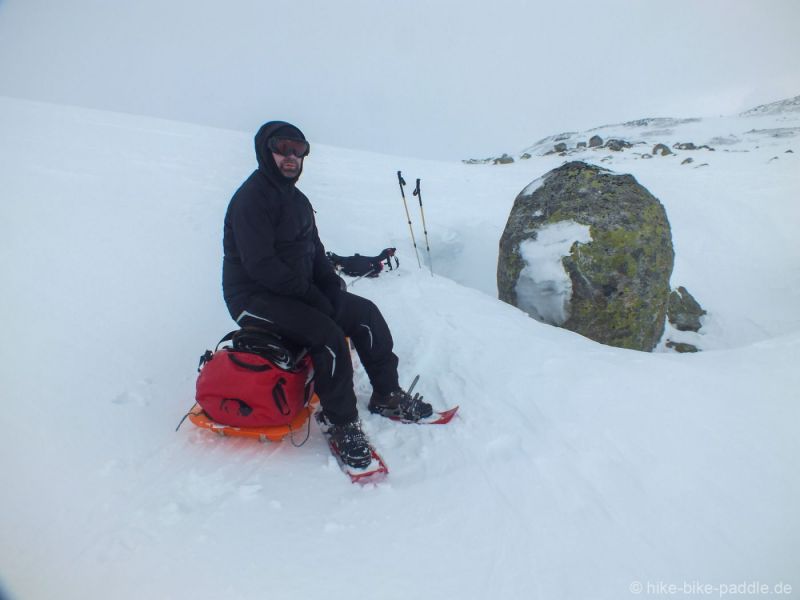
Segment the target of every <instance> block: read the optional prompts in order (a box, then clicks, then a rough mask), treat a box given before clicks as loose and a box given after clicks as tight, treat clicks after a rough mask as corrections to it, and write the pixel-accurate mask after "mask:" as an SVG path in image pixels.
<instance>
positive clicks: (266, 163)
mask: <svg viewBox="0 0 800 600" xmlns="http://www.w3.org/2000/svg"><path fill="white" fill-rule="evenodd" d="M276 134H280V136H281V137H287V138H291V139H296V140H305V139H306V137H305V136H304V135H303V132H302V131H300V130H299V129H298V128H297V127H295V126H294V125H292V124H291V123H287V122H286V121H270V122H269V123H264V124H263V125H262V126H261V129H259V130H258V133H256V139H255V142H256V158H257V159H258V168H259V170H260V171H262V172H263V173H264V174H265V175H267V176H268V177H269V178H270V179H272V180H273V181H275V182H276V183H279V184H283V185H285V184H291V185H294V184H295V183H297V180H298V179H299V178H300V175H301V174H302V173H303V164H302V162H301V164H300V172H299V173H298V174H297V176H296V177H292V178H288V177H285V176H284V175H283V173H281V172H280V171H279V170H278V166H277V165H276V164H275V161H274V160H273V158H272V152H270V150H269V148H267V140H269V138H271V137H274V136H275V135H276Z"/></svg>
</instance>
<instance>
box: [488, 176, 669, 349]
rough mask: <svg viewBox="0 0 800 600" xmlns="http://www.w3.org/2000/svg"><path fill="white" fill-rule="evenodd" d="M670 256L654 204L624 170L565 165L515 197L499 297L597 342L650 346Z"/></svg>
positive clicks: (665, 295)
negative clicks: (616, 170) (620, 171)
mask: <svg viewBox="0 0 800 600" xmlns="http://www.w3.org/2000/svg"><path fill="white" fill-rule="evenodd" d="M673 261H674V252H673V249H672V236H671V232H670V226H669V221H668V220H667V216H666V213H665V211H664V207H663V206H662V205H661V203H660V202H659V201H658V200H657V199H656V198H655V197H654V196H653V195H652V194H651V193H650V192H648V191H647V189H645V188H644V187H643V186H641V185H640V184H639V183H638V182H637V181H636V180H635V179H634V178H633V177H632V176H631V175H618V174H615V173H612V172H610V171H607V170H605V169H602V168H600V167H597V166H593V165H588V164H585V163H583V162H569V163H566V164H564V165H562V166H561V167H558V168H557V169H554V170H553V171H550V172H549V173H548V174H546V175H545V176H544V177H542V178H541V179H539V180H537V181H535V182H533V183H531V184H530V185H529V186H528V187H526V188H525V189H524V190H523V191H522V192H520V194H519V195H518V196H517V199H516V200H515V202H514V206H513V208H512V210H511V214H510V215H509V218H508V222H507V223H506V227H505V230H504V232H503V235H502V238H501V239H500V255H499V259H498V265H497V287H498V290H499V295H500V299H501V300H504V301H505V302H508V303H509V304H513V305H514V306H517V307H519V308H521V309H522V310H525V311H526V312H527V313H528V314H530V315H531V316H533V317H534V318H537V319H539V320H542V321H544V322H548V323H551V324H553V325H557V326H560V327H565V328H567V329H570V330H572V331H576V332H578V333H580V334H582V335H585V336H587V337H589V338H591V339H594V340H596V341H598V342H601V343H604V344H609V345H612V346H619V347H623V348H632V349H637V350H644V351H651V350H652V349H653V348H654V347H655V346H656V344H657V343H658V342H659V340H660V338H661V336H662V334H663V332H664V325H665V320H666V319H665V316H666V311H667V302H668V299H669V294H670V287H669V279H670V275H671V273H672V266H673Z"/></svg>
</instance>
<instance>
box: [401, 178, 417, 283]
mask: <svg viewBox="0 0 800 600" xmlns="http://www.w3.org/2000/svg"><path fill="white" fill-rule="evenodd" d="M397 181H398V182H399V183H400V195H401V196H402V197H403V206H405V208H406V218H407V219H408V230H409V231H410V232H411V243H413V244H414V254H416V255H417V265H419V268H420V269H421V268H422V263H421V262H419V252H417V240H416V239H415V238H414V228H413V227H411V215H410V214H409V213H408V204H406V192H405V190H404V189H403V186H404V185H405V184H406V180H405V179H403V176H402V175H401V174H400V171H398V172H397Z"/></svg>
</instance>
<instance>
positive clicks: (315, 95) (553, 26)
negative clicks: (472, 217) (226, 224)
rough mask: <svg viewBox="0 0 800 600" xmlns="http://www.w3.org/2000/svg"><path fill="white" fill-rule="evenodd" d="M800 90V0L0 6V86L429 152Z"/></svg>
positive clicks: (456, 152) (480, 151) (7, 91)
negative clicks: (278, 122)
mask: <svg viewBox="0 0 800 600" xmlns="http://www.w3.org/2000/svg"><path fill="white" fill-rule="evenodd" d="M797 94H800V0H747V1H745V0H664V1H661V0H586V1H580V2H577V1H566V0H556V1H538V2H533V1H530V2H524V1H519V0H517V1H515V0H482V1H473V0H457V1H449V0H447V1H440V2H437V1H435V0H428V1H421V0H408V1H402V0H371V1H367V0H321V1H313V0H294V1H284V2H275V1H273V0H223V1H220V0H215V1H212V0H128V1H124V0H70V1H69V2H67V1H61V0H0V95H6V96H15V97H22V98H31V99H36V100H44V101H48V102H56V103H65V104H76V105H80V106H87V107H92V108H101V109H108V110H116V111H121V112H129V113H134V114H145V115H152V116H158V117H165V118H169V119H176V120H182V121H190V122H196V123H203V124H209V125H213V126H219V127H225V128H229V129H237V130H244V131H249V132H253V133H254V132H255V130H256V129H257V128H258V126H259V125H260V124H261V123H262V122H264V121H267V120H271V119H285V120H290V121H292V122H295V123H296V124H297V125H299V126H300V128H301V129H303V130H304V131H305V132H306V135H307V136H308V137H309V139H311V140H312V142H313V141H317V142H322V143H326V144H332V145H337V146H343V147H349V148H361V149H367V150H374V151H379V152H386V153H391V154H401V155H409V156H418V157H425V158H446V159H452V158H455V159H459V158H467V157H479V156H489V155H496V154H498V153H500V152H504V151H507V152H515V151H518V150H520V149H522V148H523V147H525V146H527V145H530V144H531V143H533V142H534V141H536V140H537V139H539V138H541V137H544V136H546V135H549V134H552V133H558V132H560V131H565V130H581V129H586V128H589V127H593V126H596V125H602V124H605V123H613V122H619V121H624V120H631V119H636V118H641V117H648V116H679V117H684V116H708V115H719V114H731V113H735V112H739V111H740V110H743V109H745V108H750V107H752V106H755V105H757V104H762V103H766V102H770V101H773V100H779V99H783V98H786V97H789V96H795V95H797Z"/></svg>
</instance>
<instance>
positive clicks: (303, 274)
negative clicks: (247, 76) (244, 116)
mask: <svg viewBox="0 0 800 600" xmlns="http://www.w3.org/2000/svg"><path fill="white" fill-rule="evenodd" d="M285 125H286V123H283V122H280V121H273V122H270V123H267V124H266V125H264V126H263V127H261V129H260V130H259V131H258V133H257V134H256V138H255V145H256V157H257V158H258V169H256V170H255V171H254V172H253V173H252V174H251V175H250V177H248V178H247V180H245V182H244V183H243V184H242V185H241V187H239V189H238V190H237V191H236V193H235V194H234V195H233V198H232V199H231V201H230V204H229V205H228V210H227V213H226V214H225V227H224V236H223V242H222V243H223V249H224V258H223V262H222V290H223V294H224V296H225V302H226V303H227V304H228V306H229V308H230V307H231V305H232V303H233V304H235V305H241V304H243V303H246V300H247V298H249V297H251V296H253V295H256V294H259V293H263V292H268V293H272V294H277V295H281V296H290V297H294V298H297V299H300V300H303V301H304V302H306V303H307V304H310V305H312V306H316V307H317V308H320V310H323V312H329V309H330V304H329V303H326V302H325V299H324V298H323V299H322V300H320V293H321V292H322V293H323V294H324V295H325V296H332V295H333V294H335V293H337V292H338V290H339V283H340V279H339V277H338V275H337V274H336V272H335V271H334V269H333V266H332V265H331V264H330V262H329V261H328V259H327V258H326V256H325V248H324V246H323V245H322V242H320V239H319V234H318V233H317V227H316V224H315V222H314V209H313V208H312V207H311V203H310V202H309V200H308V198H306V196H305V194H303V193H302V192H301V191H300V190H298V189H297V188H296V187H295V183H296V182H297V177H295V178H294V179H287V178H286V177H284V176H283V175H282V174H281V173H280V171H279V170H278V168H277V166H276V165H275V161H274V160H273V159H272V153H271V152H270V151H269V149H267V148H266V141H267V139H268V138H269V137H270V135H272V133H274V132H275V131H276V130H277V129H279V128H281V127H282V126H285ZM298 177H299V174H298ZM334 288H335V289H334Z"/></svg>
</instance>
